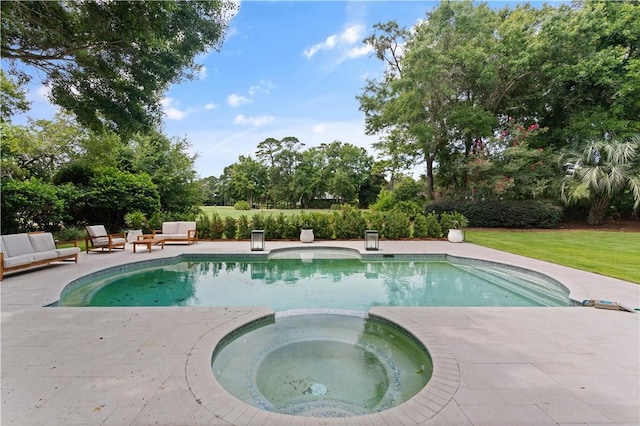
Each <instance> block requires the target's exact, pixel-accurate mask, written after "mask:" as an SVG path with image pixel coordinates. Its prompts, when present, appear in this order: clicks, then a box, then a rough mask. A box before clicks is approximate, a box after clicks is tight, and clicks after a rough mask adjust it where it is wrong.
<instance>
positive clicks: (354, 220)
mask: <svg viewBox="0 0 640 426" xmlns="http://www.w3.org/2000/svg"><path fill="white" fill-rule="evenodd" d="M333 221H334V226H335V237H336V239H339V240H348V239H351V238H362V236H363V235H364V231H365V230H366V228H367V223H366V221H365V220H364V217H363V216H362V213H361V212H360V210H358V209H356V208H354V207H351V206H344V207H343V208H342V210H341V211H339V212H333Z"/></svg>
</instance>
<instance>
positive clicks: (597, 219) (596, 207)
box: [587, 195, 609, 225]
mask: <svg viewBox="0 0 640 426" xmlns="http://www.w3.org/2000/svg"><path fill="white" fill-rule="evenodd" d="M608 207H609V197H608V196H606V195H596V197H595V198H594V200H593V202H592V203H591V207H590V208H589V217H588V218H587V223H588V224H589V225H602V223H603V222H604V217H605V215H606V214H607V208H608Z"/></svg>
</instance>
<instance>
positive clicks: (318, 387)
mask: <svg viewBox="0 0 640 426" xmlns="http://www.w3.org/2000/svg"><path fill="white" fill-rule="evenodd" d="M309 389H311V394H312V395H316V396H319V395H325V394H326V393H327V387H326V386H325V385H323V384H322V383H314V384H312V385H311V386H309Z"/></svg>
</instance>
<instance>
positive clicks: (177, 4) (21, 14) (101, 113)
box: [0, 0, 237, 134]
mask: <svg viewBox="0 0 640 426" xmlns="http://www.w3.org/2000/svg"><path fill="white" fill-rule="evenodd" d="M236 7H237V6H236V5H235V3H234V2H232V1H227V0H214V1H160V2H146V1H145V2H142V1H140V2H138V1H87V2H76V1H4V2H2V3H1V12H2V16H1V22H2V26H1V37H0V40H1V41H0V54H1V55H2V58H3V60H7V61H9V64H10V66H11V68H9V72H10V73H13V74H16V75H18V76H20V77H21V78H24V79H28V78H29V76H28V74H27V73H26V72H25V71H24V69H23V68H19V67H18V62H21V63H23V64H26V65H28V66H30V67H33V68H34V69H37V70H39V72H42V73H44V75H45V76H46V77H45V82H46V83H47V84H48V85H49V86H50V88H51V101H52V102H53V103H55V104H57V105H59V106H61V107H62V108H64V109H66V110H68V111H71V112H73V114H75V116H76V117H77V119H78V121H79V122H80V123H82V124H83V125H85V126H87V127H89V128H91V129H93V130H103V129H104V128H108V129H112V130H117V131H118V132H119V133H120V134H133V133H135V132H136V131H140V130H143V129H148V128H152V127H153V126H154V125H155V124H157V123H158V122H159V120H160V113H161V110H160V103H159V102H160V100H161V99H162V96H163V93H164V92H165V91H166V90H167V88H168V87H169V85H170V84H172V83H175V82H177V81H180V80H181V79H184V78H192V77H193V75H194V74H193V73H194V72H195V71H197V70H198V65H196V63H195V62H194V58H195V56H196V55H198V54H201V53H205V52H207V51H208V50H210V49H212V48H219V46H220V45H221V42H222V40H223V34H224V31H225V30H226V27H227V25H228V21H229V19H230V18H231V16H232V14H233V12H234V11H235V10H236ZM34 74H35V73H34Z"/></svg>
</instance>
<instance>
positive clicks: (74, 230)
mask: <svg viewBox="0 0 640 426" xmlns="http://www.w3.org/2000/svg"><path fill="white" fill-rule="evenodd" d="M53 235H54V238H55V239H56V240H58V241H80V240H84V238H85V236H86V235H87V230H86V228H85V227H84V226H65V227H63V228H60V230H58V231H56V232H55V233H54V234H53Z"/></svg>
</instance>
